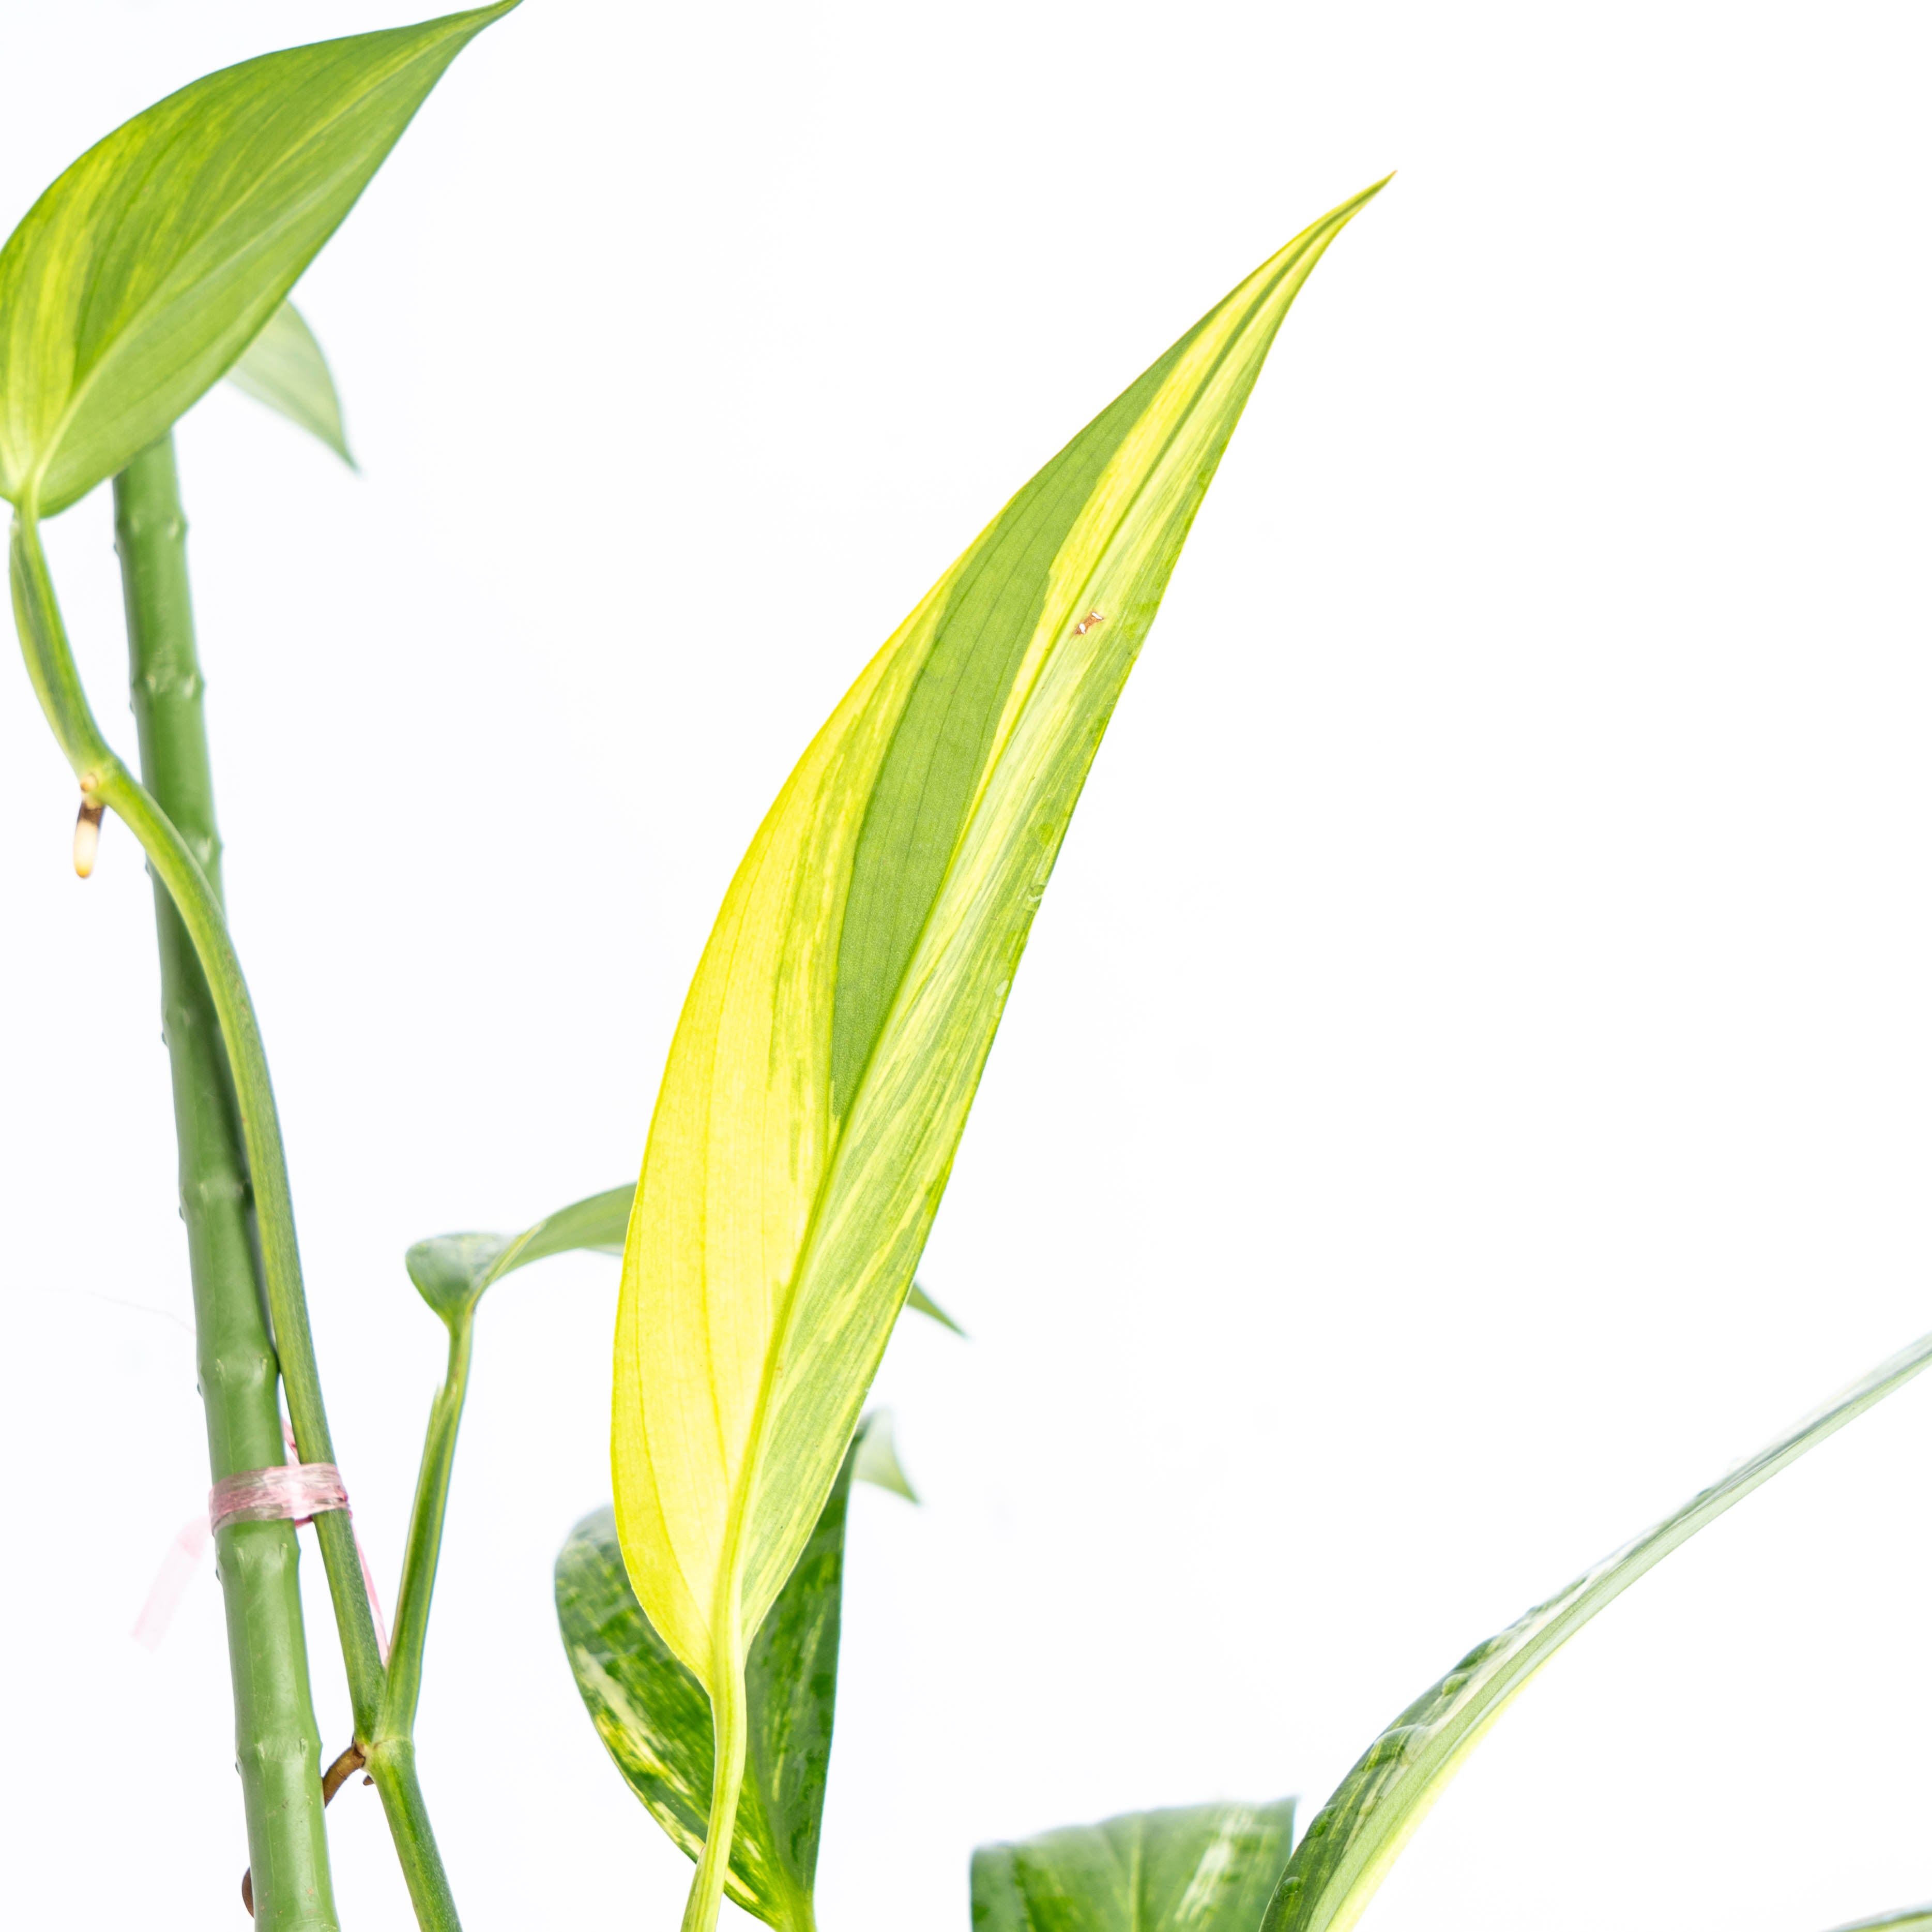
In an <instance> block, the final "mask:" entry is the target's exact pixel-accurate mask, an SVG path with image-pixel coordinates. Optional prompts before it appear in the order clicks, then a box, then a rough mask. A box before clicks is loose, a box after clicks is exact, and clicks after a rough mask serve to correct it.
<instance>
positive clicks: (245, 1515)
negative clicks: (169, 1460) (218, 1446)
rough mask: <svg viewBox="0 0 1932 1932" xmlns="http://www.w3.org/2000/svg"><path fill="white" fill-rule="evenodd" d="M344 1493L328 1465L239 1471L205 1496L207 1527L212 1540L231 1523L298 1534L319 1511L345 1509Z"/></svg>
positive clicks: (287, 1464) (287, 1465)
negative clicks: (279, 1526) (281, 1526)
mask: <svg viewBox="0 0 1932 1932" xmlns="http://www.w3.org/2000/svg"><path fill="white" fill-rule="evenodd" d="M348 1508H349V1492H348V1491H347V1490H345V1489H344V1487H342V1478H341V1475H340V1474H339V1473H338V1471H337V1469H336V1467H335V1464H334V1463H284V1464H283V1465H282V1466H281V1468H280V1469H244V1470H243V1471H242V1472H241V1474H240V1475H235V1476H223V1478H222V1479H221V1480H220V1482H218V1483H217V1484H215V1486H214V1488H213V1489H211V1490H209V1491H208V1530H209V1532H210V1533H211V1535H217V1536H218V1535H220V1533H221V1532H222V1531H223V1530H224V1529H226V1528H227V1527H228V1526H229V1524H230V1523H281V1522H284V1521H286V1522H289V1523H293V1524H294V1525H295V1526H296V1528H297V1529H300V1528H301V1527H302V1525H303V1524H304V1523H313V1522H314V1520H315V1519H316V1518H317V1517H319V1516H320V1515H321V1514H323V1511H325V1510H342V1511H347V1509H348Z"/></svg>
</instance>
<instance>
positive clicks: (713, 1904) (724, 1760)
mask: <svg viewBox="0 0 1932 1932" xmlns="http://www.w3.org/2000/svg"><path fill="white" fill-rule="evenodd" d="M726 1601H727V1606H728V1607H727V1609H725V1610H724V1611H723V1612H722V1613H721V1615H723V1616H728V1617H730V1618H731V1619H733V1628H732V1630H731V1631H730V1632H729V1633H728V1637H729V1638H730V1641H728V1642H726V1643H720V1644H719V1645H718V1646H717V1648H716V1650H715V1652H714V1653H713V1654H714V1655H721V1656H722V1658H724V1664H725V1667H724V1670H721V1671H720V1672H719V1673H718V1682H717V1683H716V1684H715V1685H713V1686H712V1691H711V1730H712V1740H713V1743H712V1758H711V1810H710V1815H709V1819H708V1820H707V1821H706V1825H705V1828H704V1852H703V1856H702V1857H700V1858H699V1860H698V1861H697V1872H696V1873H695V1874H694V1876H693V1877H692V1879H691V1891H690V1893H689V1894H688V1897H686V1898H685V1902H684V1924H683V1926H682V1932H715V1927H716V1926H717V1924H718V1907H719V1906H721V1904H722V1903H724V1875H725V1873H726V1872H727V1870H729V1869H730V1862H731V1841H732V1838H733V1835H734V1834H735V1833H736V1830H737V1828H738V1799H739V1793H741V1792H742V1790H743V1789H744V1785H745V1647H744V1645H743V1643H742V1642H740V1641H739V1640H738V1633H737V1631H736V1628H735V1625H736V1616H737V1593H736V1592H735V1591H733V1592H727V1598H726Z"/></svg>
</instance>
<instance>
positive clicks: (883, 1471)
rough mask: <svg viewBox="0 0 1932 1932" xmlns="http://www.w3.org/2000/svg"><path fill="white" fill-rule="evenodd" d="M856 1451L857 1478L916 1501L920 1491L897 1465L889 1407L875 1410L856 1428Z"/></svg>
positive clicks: (896, 1447)
mask: <svg viewBox="0 0 1932 1932" xmlns="http://www.w3.org/2000/svg"><path fill="white" fill-rule="evenodd" d="M856 1453H857V1455H858V1459H859V1460H858V1462H857V1464H856V1469H855V1473H856V1475H857V1477H858V1478H859V1481H861V1482H862V1483H870V1484H872V1485H873V1486H874V1487H875V1488H877V1489H881V1490H891V1491H892V1494H893V1495H894V1496H904V1498H905V1499H906V1501H907V1502H909V1503H916V1502H918V1501H919V1492H918V1491H917V1490H915V1489H914V1488H913V1486H912V1484H910V1482H909V1481H907V1478H906V1472H905V1471H904V1469H901V1467H900V1466H899V1451H898V1444H897V1443H895V1442H894V1441H893V1440H892V1411H891V1410H890V1409H874V1411H873V1412H872V1413H871V1415H869V1416H868V1418H866V1424H865V1427H863V1428H862V1429H861V1430H859V1441H858V1445H857V1451H856Z"/></svg>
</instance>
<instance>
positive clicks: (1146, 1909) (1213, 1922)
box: [973, 1798, 1295, 1932]
mask: <svg viewBox="0 0 1932 1932" xmlns="http://www.w3.org/2000/svg"><path fill="white" fill-rule="evenodd" d="M1294 1839H1295V1800H1294V1799H1292V1798H1284V1799H1280V1801H1279V1802H1277V1803H1275V1804H1273V1805H1226V1804H1224V1805H1188V1806H1186V1807H1185V1808H1182V1809H1180V1810H1177V1811H1135V1812H1130V1813H1129V1814H1127V1816H1126V1817H1122V1818H1109V1819H1108V1820H1106V1823H1104V1824H1100V1825H1076V1826H1070V1828H1068V1829H1067V1830H1065V1831H1061V1832H1046V1833H1044V1834H1043V1835H1042V1836H1040V1837H1039V1838H1028V1839H1026V1840H1025V1841H1022V1843H1019V1844H1012V1845H982V1846H980V1849H978V1850H977V1852H974V1854H973V1932H1254V1927H1255V1925H1256V1923H1257V1921H1259V1918H1260V1917H1261V1914H1262V1907H1263V1906H1265V1905H1266V1903H1268V1895H1269V1894H1270V1893H1271V1892H1272V1891H1274V1888H1275V1885H1276V1882H1277V1880H1278V1879H1280V1876H1281V1868H1282V1867H1283V1865H1284V1864H1286V1863H1287V1861H1288V1853H1289V1846H1290V1845H1292V1843H1294Z"/></svg>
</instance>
